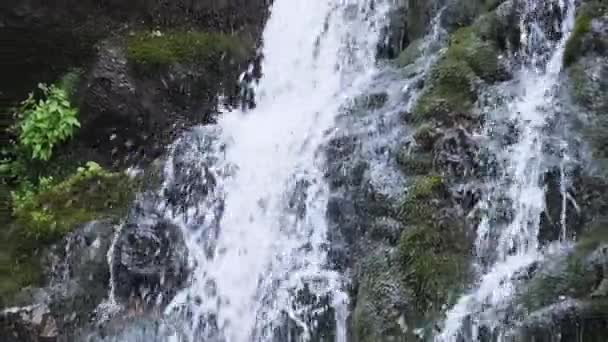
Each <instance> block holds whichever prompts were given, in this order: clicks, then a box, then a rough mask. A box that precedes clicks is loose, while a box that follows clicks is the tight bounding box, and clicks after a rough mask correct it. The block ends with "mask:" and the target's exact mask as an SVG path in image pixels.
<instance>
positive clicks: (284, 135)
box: [164, 0, 388, 342]
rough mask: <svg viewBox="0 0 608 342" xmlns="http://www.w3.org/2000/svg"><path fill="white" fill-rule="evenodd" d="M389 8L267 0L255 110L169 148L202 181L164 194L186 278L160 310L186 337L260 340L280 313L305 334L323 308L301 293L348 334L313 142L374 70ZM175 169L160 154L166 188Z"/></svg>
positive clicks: (341, 336)
mask: <svg viewBox="0 0 608 342" xmlns="http://www.w3.org/2000/svg"><path fill="white" fill-rule="evenodd" d="M387 6H388V5H387V4H385V3H384V2H379V1H364V0H360V1H344V0H342V1H329V0H327V1H309V0H295V1H294V0H275V1H274V4H273V6H272V11H271V16H270V18H269V21H268V23H267V27H266V29H265V31H264V37H263V38H264V56H265V59H264V61H263V65H262V70H263V71H264V75H263V77H262V79H261V80H260V83H259V86H258V87H257V89H256V91H257V94H256V96H257V99H256V108H255V109H254V110H252V111H249V112H244V113H243V112H233V113H226V114H225V115H224V116H223V117H222V118H221V119H220V121H219V123H218V125H217V127H212V128H202V129H199V130H197V131H196V132H195V133H194V134H195V135H196V138H195V141H194V142H192V143H189V144H186V145H187V146H186V150H187V152H186V153H182V154H181V155H179V156H178V155H174V156H172V158H173V161H176V162H178V164H179V163H182V162H184V163H190V164H191V165H193V166H194V167H195V170H191V171H192V173H194V174H196V176H197V177H198V178H200V179H199V181H200V182H201V183H200V184H199V185H200V186H201V189H204V190H205V191H204V192H205V194H204V196H198V198H197V196H194V197H195V198H192V199H185V205H182V206H180V207H179V208H178V207H176V206H174V205H172V204H167V203H166V204H165V206H166V207H167V213H168V214H167V215H168V217H170V218H171V219H173V220H174V221H175V222H176V223H178V224H179V225H181V226H182V227H183V229H184V232H185V233H186V237H187V244H188V247H189V250H190V254H191V256H192V267H193V279H192V283H191V284H190V286H189V287H188V288H187V289H186V290H185V291H183V292H182V293H180V294H179V295H178V296H177V297H176V298H175V299H174V300H173V302H172V303H171V305H170V306H169V307H168V309H167V312H168V313H174V312H181V313H182V314H184V316H185V317H186V318H187V319H188V320H189V324H188V330H189V331H190V339H191V340H196V339H200V338H203V339H204V338H207V339H209V340H214V341H215V340H218V341H230V342H242V341H270V340H272V338H273V336H274V335H275V334H276V333H277V330H278V329H281V327H282V326H284V324H285V318H286V317H287V318H288V320H289V321H290V322H291V324H292V325H294V326H295V327H296V329H297V330H298V334H299V336H301V338H302V339H304V340H306V339H307V338H308V337H310V334H311V333H312V332H313V330H314V329H315V326H314V325H315V324H316V322H311V320H310V317H311V316H312V317H314V316H315V315H317V314H320V313H319V312H316V311H315V310H317V311H327V308H324V307H321V308H319V307H315V306H312V307H311V306H310V305H304V304H302V303H300V301H299V300H298V297H299V295H301V294H302V293H306V292H308V293H311V294H312V295H313V297H315V298H323V297H326V298H328V301H329V307H331V309H332V311H333V312H334V318H335V320H336V329H335V330H336V331H335V336H336V340H337V341H345V340H346V330H345V320H346V305H347V296H346V294H345V293H343V292H342V278H341V276H340V275H339V274H338V273H336V272H333V271H332V270H330V269H329V268H328V265H327V260H326V254H327V250H328V246H327V240H326V233H327V223H326V221H325V212H326V204H327V198H328V189H327V186H326V184H325V180H324V172H323V168H324V160H323V154H322V153H319V148H320V147H321V146H323V144H324V143H326V142H327V141H328V139H329V138H330V137H331V136H332V134H333V131H334V130H333V127H334V121H335V117H336V115H337V114H338V112H339V108H340V106H341V104H342V103H344V102H345V101H346V100H347V99H348V98H349V97H350V96H351V95H352V94H355V93H357V92H358V91H359V89H360V88H361V87H363V86H364V85H365V84H366V83H367V82H369V81H370V80H371V78H372V76H373V74H374V73H375V70H376V69H375V66H374V64H375V51H376V46H377V43H378V39H379V31H380V28H381V22H382V20H383V19H384V17H385V15H386V12H387ZM176 158H177V159H179V160H177V159H176ZM179 165H182V166H183V165H184V164H179ZM180 172H181V173H184V172H188V171H187V170H186V171H184V170H176V168H175V167H174V163H173V162H172V161H171V160H170V161H169V162H168V163H167V169H166V170H165V175H166V177H165V189H164V190H165V191H167V190H170V188H171V187H172V186H175V184H176V183H175V174H176V173H180ZM199 195H200V194H199Z"/></svg>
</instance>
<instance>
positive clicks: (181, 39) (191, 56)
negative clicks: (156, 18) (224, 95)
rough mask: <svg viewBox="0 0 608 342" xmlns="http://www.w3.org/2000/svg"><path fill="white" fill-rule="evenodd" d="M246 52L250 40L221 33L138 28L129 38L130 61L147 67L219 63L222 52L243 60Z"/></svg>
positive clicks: (227, 55) (128, 55)
mask: <svg viewBox="0 0 608 342" xmlns="http://www.w3.org/2000/svg"><path fill="white" fill-rule="evenodd" d="M247 53H248V48H247V44H245V43H244V42H243V41H242V40H241V39H239V38H238V37H236V36H231V35H227V34H222V33H208V32H196V31H187V32H165V33H160V32H156V33H150V32H139V33H135V34H133V35H131V36H130V37H128V39H127V57H128V60H129V62H130V63H131V64H133V65H137V66H144V67H163V66H169V65H173V64H202V63H205V62H211V63H217V61H218V60H219V59H220V58H221V57H223V56H225V57H227V58H232V59H235V60H243V59H244V58H246V57H247Z"/></svg>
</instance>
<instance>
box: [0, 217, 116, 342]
mask: <svg viewBox="0 0 608 342" xmlns="http://www.w3.org/2000/svg"><path fill="white" fill-rule="evenodd" d="M113 235H114V223H113V222H112V221H104V220H101V221H94V222H90V223H87V224H84V225H82V226H81V227H80V228H78V229H76V230H75V231H74V232H72V233H70V234H69V235H68V236H66V237H65V238H64V239H63V240H62V241H61V242H59V243H58V244H56V245H54V246H53V247H52V248H51V249H50V250H49V251H48V252H47V253H46V257H45V258H44V260H45V262H44V264H45V267H44V268H43V270H44V275H45V278H46V282H45V287H43V288H26V289H24V290H22V291H21V292H20V293H19V294H18V295H17V296H16V297H15V298H14V300H13V305H15V308H14V309H9V310H7V311H4V312H2V313H0V321H1V323H0V337H4V336H7V337H6V338H7V339H6V341H21V342H29V341H45V342H47V341H70V340H73V337H74V334H75V333H76V332H77V331H78V330H79V329H81V328H82V327H84V326H85V325H87V324H88V323H89V321H90V320H91V318H92V317H94V311H95V309H96V308H97V306H98V305H99V304H100V303H101V302H102V301H103V300H104V299H105V298H107V296H108V293H109V279H110V269H109V265H108V260H107V254H108V250H109V248H110V245H111V242H112V238H113ZM10 336H12V337H10ZM11 338H13V339H11ZM0 339H2V340H3V341H4V340H5V339H4V338H0Z"/></svg>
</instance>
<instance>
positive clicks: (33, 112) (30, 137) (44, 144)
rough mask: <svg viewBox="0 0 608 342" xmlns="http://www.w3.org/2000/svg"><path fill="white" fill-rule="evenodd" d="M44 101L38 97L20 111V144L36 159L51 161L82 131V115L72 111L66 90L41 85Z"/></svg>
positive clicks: (31, 96) (31, 97)
mask: <svg viewBox="0 0 608 342" xmlns="http://www.w3.org/2000/svg"><path fill="white" fill-rule="evenodd" d="M38 87H39V88H40V90H42V92H43V98H41V99H39V100H38V101H36V100H35V99H34V94H33V93H32V94H30V96H29V97H28V98H27V99H26V100H25V101H23V103H22V107H21V110H20V119H21V120H20V123H19V127H18V130H19V144H21V145H23V146H24V147H26V148H27V149H28V150H29V151H31V153H32V159H39V160H44V161H46V160H49V159H50V158H51V156H52V153H53V148H54V147H55V146H56V145H58V144H60V143H62V142H64V141H66V140H67V139H68V138H70V137H71V136H72V135H73V134H74V129H75V128H76V127H80V123H79V122H78V117H77V115H78V111H77V110H76V109H75V108H74V107H72V105H71V104H70V101H69V100H68V94H67V93H66V91H65V90H63V89H61V88H59V87H57V86H55V85H51V86H46V85H43V84H39V85H38Z"/></svg>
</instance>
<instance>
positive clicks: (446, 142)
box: [433, 128, 480, 181]
mask: <svg viewBox="0 0 608 342" xmlns="http://www.w3.org/2000/svg"><path fill="white" fill-rule="evenodd" d="M478 154H479V147H478V145H477V143H476V142H475V141H474V140H473V139H472V137H471V135H470V133H468V132H467V131H466V130H465V129H463V128H452V129H449V130H446V131H445V132H444V134H443V136H442V137H441V138H440V139H439V140H438V141H437V142H436V143H435V147H434V151H433V155H434V165H435V168H436V169H437V170H441V172H442V173H443V174H444V175H446V176H447V177H449V178H450V179H451V180H453V181H456V180H460V181H462V180H465V179H467V178H470V177H477V176H479V171H480V167H479V164H478V162H479V157H478Z"/></svg>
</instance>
